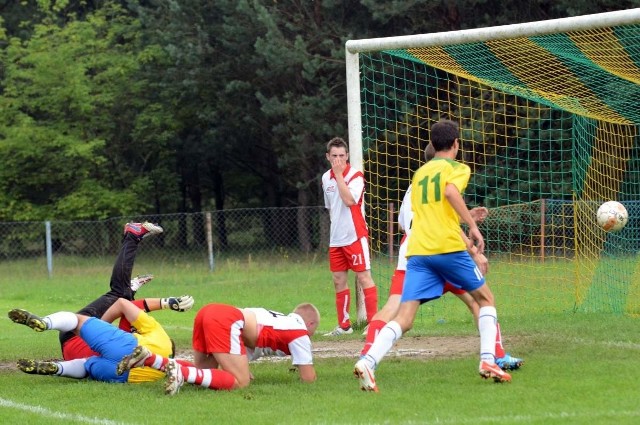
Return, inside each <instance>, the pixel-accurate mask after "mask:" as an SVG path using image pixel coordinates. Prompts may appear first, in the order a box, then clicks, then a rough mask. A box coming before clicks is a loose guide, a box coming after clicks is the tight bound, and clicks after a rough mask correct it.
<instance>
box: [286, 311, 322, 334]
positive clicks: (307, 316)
mask: <svg viewBox="0 0 640 425" xmlns="http://www.w3.org/2000/svg"><path fill="white" fill-rule="evenodd" d="M293 312H294V313H295V314H297V315H299V316H300V317H302V320H304V323H305V325H306V326H307V330H308V331H309V335H313V334H314V333H315V331H316V329H317V328H318V325H319V324H320V311H319V310H318V308H317V307H316V306H315V305H313V304H311V303H302V304H298V305H297V306H296V308H294V309H293Z"/></svg>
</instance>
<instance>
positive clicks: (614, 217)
mask: <svg viewBox="0 0 640 425" xmlns="http://www.w3.org/2000/svg"><path fill="white" fill-rule="evenodd" d="M597 219H598V226H600V227H602V228H603V229H604V231H605V232H617V231H619V230H622V228H623V227H624V226H626V225H627V221H629V214H628V213H627V209H626V208H625V207H624V205H622V204H621V203H620V202H616V201H608V202H605V203H604V204H602V205H600V208H598V215H597Z"/></svg>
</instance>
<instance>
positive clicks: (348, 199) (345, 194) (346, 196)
mask: <svg viewBox="0 0 640 425" xmlns="http://www.w3.org/2000/svg"><path fill="white" fill-rule="evenodd" d="M336 184H337V185H338V191H339V192H340V199H342V202H344V204H345V205H346V206H347V207H350V206H352V205H355V204H356V200H355V199H353V194H352V193H351V190H350V189H349V186H347V183H346V182H345V181H344V177H342V173H340V174H336Z"/></svg>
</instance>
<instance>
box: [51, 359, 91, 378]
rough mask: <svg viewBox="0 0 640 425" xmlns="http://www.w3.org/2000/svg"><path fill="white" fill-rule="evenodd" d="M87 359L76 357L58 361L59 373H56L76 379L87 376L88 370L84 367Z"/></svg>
mask: <svg viewBox="0 0 640 425" xmlns="http://www.w3.org/2000/svg"><path fill="white" fill-rule="evenodd" d="M86 361H87V359H74V360H68V361H63V362H58V373H56V375H60V376H66V377H68V378H76V379H82V378H86V377H87V371H86V370H85V368H84V364H85V362H86Z"/></svg>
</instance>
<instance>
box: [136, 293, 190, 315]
mask: <svg viewBox="0 0 640 425" xmlns="http://www.w3.org/2000/svg"><path fill="white" fill-rule="evenodd" d="M193 303H194V300H193V297H192V296H191V295H182V296H180V297H168V298H145V299H144V306H145V310H146V311H156V310H173V311H179V312H183V311H187V310H191V308H192V307H193Z"/></svg>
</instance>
